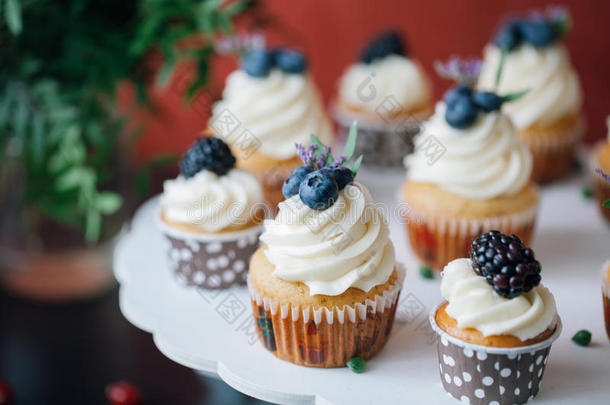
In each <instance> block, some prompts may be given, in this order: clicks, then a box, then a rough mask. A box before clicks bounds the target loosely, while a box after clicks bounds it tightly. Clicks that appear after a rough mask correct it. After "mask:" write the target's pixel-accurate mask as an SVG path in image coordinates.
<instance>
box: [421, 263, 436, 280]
mask: <svg viewBox="0 0 610 405" xmlns="http://www.w3.org/2000/svg"><path fill="white" fill-rule="evenodd" d="M419 275H420V276H421V277H422V278H425V279H427V280H432V279H434V271H432V269H431V268H430V267H428V266H419Z"/></svg>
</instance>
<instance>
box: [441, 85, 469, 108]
mask: <svg viewBox="0 0 610 405" xmlns="http://www.w3.org/2000/svg"><path fill="white" fill-rule="evenodd" d="M471 94H472V90H471V89H470V87H468V86H464V85H461V86H456V87H453V88H451V89H449V90H448V91H447V92H446V93H445V96H444V99H445V103H447V104H454V103H455V102H456V101H457V100H458V99H459V98H461V97H470V95H471Z"/></svg>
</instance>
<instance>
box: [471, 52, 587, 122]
mask: <svg viewBox="0 0 610 405" xmlns="http://www.w3.org/2000/svg"><path fill="white" fill-rule="evenodd" d="M484 53H485V55H484V62H483V67H482V69H481V74H480V76H479V82H478V87H479V88H481V89H486V90H489V89H493V88H494V87H495V80H496V71H497V69H498V65H499V64H500V59H501V56H502V52H501V50H500V49H499V48H498V47H496V46H494V45H488V46H487V47H486V48H485V52H484ZM528 89H529V91H528V93H527V94H526V95H525V96H523V97H521V98H520V99H518V100H516V101H513V102H511V103H506V104H505V105H504V106H503V111H504V112H506V113H507V114H508V115H509V116H510V117H511V119H512V121H513V123H514V124H515V126H516V127H517V129H519V130H521V129H523V128H528V127H530V126H533V125H539V126H547V125H551V124H553V123H554V122H556V121H557V120H559V119H561V118H562V117H565V116H568V115H570V114H577V113H578V112H579V111H580V108H581V104H582V91H581V88H580V83H579V80H578V76H577V75H576V72H575V71H574V69H573V68H572V64H571V63H570V57H569V56H568V53H567V51H566V49H565V47H564V46H563V45H562V44H561V43H557V44H555V45H552V46H548V47H542V48H540V47H535V46H533V45H530V44H522V45H520V46H519V47H518V48H516V49H515V50H513V51H511V52H509V53H508V54H507V55H506V59H505V62H504V67H503V69H502V77H501V79H500V83H499V85H498V88H497V89H496V90H497V92H498V93H499V94H508V93H514V92H517V91H522V90H528Z"/></svg>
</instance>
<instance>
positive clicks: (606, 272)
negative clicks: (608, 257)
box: [602, 261, 610, 339]
mask: <svg viewBox="0 0 610 405" xmlns="http://www.w3.org/2000/svg"><path fill="white" fill-rule="evenodd" d="M608 291H610V261H608V262H606V264H604V267H603V268H602V300H603V306H604V321H605V322H606V333H607V334H608V338H609V339H610V293H608Z"/></svg>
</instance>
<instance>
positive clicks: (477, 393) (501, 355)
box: [430, 305, 561, 405]
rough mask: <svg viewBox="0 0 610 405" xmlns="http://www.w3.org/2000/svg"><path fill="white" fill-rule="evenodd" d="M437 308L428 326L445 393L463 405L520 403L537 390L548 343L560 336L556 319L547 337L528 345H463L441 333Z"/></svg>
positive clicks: (558, 321) (536, 392) (545, 360)
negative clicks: (552, 331)
mask: <svg viewBox="0 0 610 405" xmlns="http://www.w3.org/2000/svg"><path fill="white" fill-rule="evenodd" d="M439 308H440V305H438V306H437V307H436V308H434V309H433V310H432V312H431V313H430V324H431V325H432V329H434V331H435V332H436V334H437V335H438V339H437V349H438V360H439V372H440V377H441V382H442V385H443V388H444V389H445V391H447V392H448V393H449V395H451V396H452V397H454V398H456V399H458V400H460V401H461V402H462V403H463V404H472V405H509V404H523V403H526V402H527V401H528V400H530V399H532V398H533V397H534V396H536V394H538V391H539V389H540V386H541V384H542V377H543V375H544V369H545V367H546V364H547V361H548V357H549V352H550V350H551V344H552V343H553V342H554V341H555V340H556V339H557V338H558V337H559V335H560V333H561V320H560V319H559V318H557V325H556V328H555V332H554V333H553V335H551V336H550V337H549V338H547V339H545V340H543V341H541V342H539V343H536V344H533V345H528V346H523V347H515V348H498V347H486V346H480V345H474V344H470V343H466V342H463V341H461V340H459V339H457V338H455V337H453V336H451V335H449V334H447V333H446V332H445V331H444V330H442V329H441V328H440V327H439V326H438V325H437V324H436V320H435V316H436V311H437V310H438V309H439Z"/></svg>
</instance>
